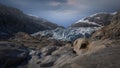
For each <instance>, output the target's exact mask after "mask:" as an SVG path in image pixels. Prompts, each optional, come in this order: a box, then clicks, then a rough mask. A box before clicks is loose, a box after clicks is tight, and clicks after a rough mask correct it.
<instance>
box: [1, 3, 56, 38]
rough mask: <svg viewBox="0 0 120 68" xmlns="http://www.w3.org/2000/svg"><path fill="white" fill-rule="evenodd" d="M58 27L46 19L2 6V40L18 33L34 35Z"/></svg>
mask: <svg viewBox="0 0 120 68" xmlns="http://www.w3.org/2000/svg"><path fill="white" fill-rule="evenodd" d="M57 27H58V25H56V24H53V23H51V22H49V21H47V20H45V19H42V18H37V17H33V16H29V15H26V14H24V13H23V12H22V11H20V10H18V9H16V8H12V7H8V6H5V5H0V38H8V37H10V36H12V35H13V34H14V33H17V32H26V33H34V32H37V31H41V30H48V29H55V28H57Z"/></svg>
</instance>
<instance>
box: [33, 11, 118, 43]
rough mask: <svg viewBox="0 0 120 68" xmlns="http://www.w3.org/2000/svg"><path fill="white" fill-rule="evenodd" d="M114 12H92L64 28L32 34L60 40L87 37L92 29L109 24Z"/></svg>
mask: <svg viewBox="0 0 120 68" xmlns="http://www.w3.org/2000/svg"><path fill="white" fill-rule="evenodd" d="M115 14H116V12H115V13H97V14H93V15H91V16H89V17H86V18H84V19H81V20H79V21H77V22H75V23H74V24H72V25H71V26H70V27H68V28H66V29H64V28H57V29H54V30H46V31H40V32H37V33H34V34H32V36H35V37H39V36H47V37H49V38H54V39H57V40H62V41H74V40H75V39H77V38H88V37H90V36H91V34H92V33H93V32H94V31H96V30H98V29H100V28H102V27H103V26H106V25H108V24H110V21H111V19H112V17H113V16H114V15H115Z"/></svg>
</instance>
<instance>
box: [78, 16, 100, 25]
mask: <svg viewBox="0 0 120 68" xmlns="http://www.w3.org/2000/svg"><path fill="white" fill-rule="evenodd" d="M97 18H98V17H97ZM99 19H100V18H99ZM76 23H87V24H93V25H98V26H101V25H99V24H97V23H95V22H90V21H89V20H85V19H81V20H79V21H77V22H76Z"/></svg>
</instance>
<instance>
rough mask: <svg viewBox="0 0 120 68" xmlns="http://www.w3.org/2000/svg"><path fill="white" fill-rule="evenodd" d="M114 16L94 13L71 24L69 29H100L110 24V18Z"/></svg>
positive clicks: (112, 14)
mask: <svg viewBox="0 0 120 68" xmlns="http://www.w3.org/2000/svg"><path fill="white" fill-rule="evenodd" d="M115 14H116V12H114V13H105V12H101V13H96V14H93V15H91V16H89V17H86V18H83V19H80V20H78V21H77V22H75V23H73V24H72V25H71V26H70V27H101V26H105V25H108V24H110V21H111V19H112V17H113V16H114V15H115Z"/></svg>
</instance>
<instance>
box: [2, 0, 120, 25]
mask: <svg viewBox="0 0 120 68" xmlns="http://www.w3.org/2000/svg"><path fill="white" fill-rule="evenodd" d="M0 3H2V4H5V5H8V6H12V7H16V8H19V9H20V10H22V11H23V12H24V13H27V14H31V15H35V16H38V17H42V18H45V19H47V20H49V21H51V22H54V23H57V24H59V25H62V26H65V27H66V26H69V25H70V24H72V23H74V22H76V21H77V20H79V19H81V18H83V17H86V16H89V15H91V14H94V13H98V12H114V11H118V10H120V0H0Z"/></svg>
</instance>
